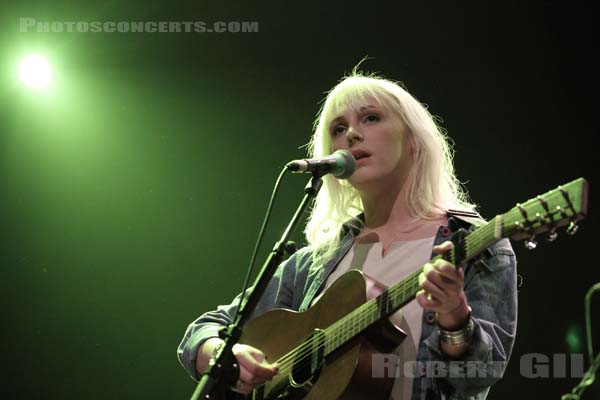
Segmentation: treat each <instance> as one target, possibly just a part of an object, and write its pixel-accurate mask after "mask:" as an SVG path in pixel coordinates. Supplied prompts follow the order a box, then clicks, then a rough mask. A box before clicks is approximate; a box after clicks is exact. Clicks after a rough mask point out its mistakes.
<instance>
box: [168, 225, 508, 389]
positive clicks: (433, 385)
mask: <svg viewBox="0 0 600 400" xmlns="http://www.w3.org/2000/svg"><path fill="white" fill-rule="evenodd" d="M449 222H450V220H449ZM357 233H358V232H356V231H353V230H351V229H346V230H345V233H344V236H343V239H342V242H341V245H340V247H339V249H338V251H337V252H336V254H335V255H334V257H332V259H331V260H329V262H327V263H326V264H325V265H324V266H323V268H319V269H314V268H311V265H312V263H311V261H312V257H311V252H310V248H308V247H305V248H302V249H300V250H298V251H297V252H296V253H294V254H293V255H292V256H291V257H290V258H289V259H287V260H286V261H285V262H283V263H282V264H281V265H280V266H279V267H278V269H277V271H276V273H275V275H274V276H273V278H272V279H271V281H270V282H269V285H268V287H267V289H266V291H265V293H264V295H263V297H262V299H261V300H260V302H259V303H258V305H257V307H256V309H255V310H254V312H253V314H252V317H253V316H257V315H259V314H262V313H264V312H266V311H269V310H272V309H275V308H285V309H290V310H294V311H300V312H302V311H306V310H307V309H308V308H309V306H310V304H311V302H312V301H313V299H314V298H315V296H316V295H318V294H319V292H320V290H322V288H323V286H324V283H325V281H326V280H327V277H328V276H329V274H330V273H331V272H332V271H333V270H334V269H335V267H336V266H337V265H338V263H339V262H340V260H341V259H342V258H343V257H344V256H345V255H346V253H347V252H348V251H349V250H350V248H351V247H352V244H353V242H354V237H355V235H356V234H357ZM451 237H452V233H451V232H450V230H449V229H448V228H447V227H445V226H440V228H439V229H438V233H437V235H436V238H435V242H434V243H435V244H441V243H442V242H444V241H446V240H449V239H451ZM463 267H464V268H465V283H464V291H465V294H466V297H467V300H468V304H469V306H470V307H471V309H472V312H471V316H472V318H473V321H474V323H475V332H474V335H473V338H472V341H471V343H470V345H469V348H468V349H467V351H466V352H465V353H464V354H463V355H462V356H461V358H460V360H450V359H448V358H447V357H446V356H445V355H444V353H443V352H442V350H441V346H440V338H439V331H438V329H437V327H436V324H435V313H434V311H433V310H424V312H423V321H422V330H421V338H420V341H419V349H418V353H417V363H416V365H417V367H418V368H417V371H418V372H417V373H416V374H415V375H416V376H415V375H413V376H414V377H415V379H414V380H413V395H412V399H413V400H429V399H477V400H480V399H485V397H486V396H487V393H488V391H489V388H490V386H491V385H492V384H493V383H495V382H496V381H498V380H499V379H500V378H501V377H502V374H503V373H504V369H505V367H506V364H507V363H508V360H509V358H510V354H511V350H512V347H513V343H514V339H515V333H516V327H517V288H516V258H515V253H514V252H513V250H512V247H511V245H510V242H509V241H508V240H507V239H502V240H500V241H499V242H497V243H495V244H494V245H492V246H490V247H489V248H488V249H487V250H486V251H485V252H484V255H482V257H481V258H480V259H478V260H477V262H476V260H473V261H471V262H469V263H468V264H467V265H466V266H463ZM249 290H250V289H249ZM239 299H240V295H238V296H237V297H236V298H235V299H234V300H233V302H232V303H231V304H228V305H222V306H219V307H218V308H217V309H216V310H214V311H209V312H207V313H205V314H203V315H201V316H200V317H199V318H198V319H196V320H195V321H193V322H192V323H191V324H190V325H189V326H188V328H187V330H186V332H185V335H184V337H183V340H182V341H181V344H180V345H179V347H178V349H177V356H178V358H179V361H180V363H181V364H182V365H183V367H184V368H185V369H186V370H187V371H188V373H189V374H190V376H191V377H192V378H194V379H196V380H197V379H198V374H197V372H196V365H195V364H196V354H197V352H198V348H199V346H200V345H201V344H202V343H204V342H205V341H206V340H208V339H209V338H211V337H216V336H218V333H219V330H220V329H221V328H223V327H224V326H227V325H228V324H229V323H231V322H232V317H233V315H234V313H235V310H236V308H237V307H238V304H239ZM492 362H493V364H492ZM467 365H471V366H473V365H476V366H484V367H485V366H488V370H487V372H486V371H484V372H483V373H477V372H476V371H475V372H476V373H474V369H473V368H471V369H470V370H469V369H461V368H462V367H465V368H466V366H467ZM491 365H493V371H492V372H493V373H490V368H489V366H491ZM434 367H435V368H434ZM440 367H441V368H440ZM436 368H437V369H436ZM457 368H458V369H457ZM452 371H454V372H456V373H454V374H451V373H450V372H452Z"/></svg>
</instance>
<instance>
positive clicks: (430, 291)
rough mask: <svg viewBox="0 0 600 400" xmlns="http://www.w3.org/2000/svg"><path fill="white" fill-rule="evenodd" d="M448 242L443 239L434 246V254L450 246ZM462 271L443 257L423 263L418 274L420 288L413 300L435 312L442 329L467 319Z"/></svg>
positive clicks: (450, 248) (459, 324) (442, 251)
mask: <svg viewBox="0 0 600 400" xmlns="http://www.w3.org/2000/svg"><path fill="white" fill-rule="evenodd" d="M453 248H454V244H452V242H449V241H447V242H444V243H442V244H441V245H439V246H435V247H434V248H433V250H434V251H435V252H436V253H437V254H440V255H442V254H445V253H446V252H448V251H450V250H452V249H453ZM464 282H465V274H464V271H463V269H462V268H455V267H454V265H452V264H451V263H449V262H448V261H446V260H444V259H439V260H437V261H435V262H433V263H427V264H425V266H424V267H423V272H422V273H421V274H420V275H419V286H420V287H421V290H420V291H419V292H418V293H417V296H416V297H417V302H418V303H419V305H420V306H421V307H423V308H427V309H431V310H434V311H436V312H437V314H438V315H437V317H438V323H439V324H440V325H442V326H443V327H444V328H445V329H449V330H451V329H453V328H456V327H460V326H462V324H464V322H465V321H466V319H467V316H468V313H469V308H468V305H467V298H466V296H465V292H464V290H463V286H464Z"/></svg>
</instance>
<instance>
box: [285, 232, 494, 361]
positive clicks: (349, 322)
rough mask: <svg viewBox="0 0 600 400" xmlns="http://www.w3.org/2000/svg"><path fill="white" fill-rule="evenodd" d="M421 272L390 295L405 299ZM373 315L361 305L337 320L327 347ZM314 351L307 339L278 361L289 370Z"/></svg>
mask: <svg viewBox="0 0 600 400" xmlns="http://www.w3.org/2000/svg"><path fill="white" fill-rule="evenodd" d="M491 227H492V224H486V225H485V226H482V227H481V228H480V229H478V230H476V231H474V232H472V233H471V234H470V235H469V236H468V238H469V239H471V238H475V240H474V241H473V240H472V241H470V242H468V243H474V242H476V243H479V242H481V240H478V239H479V236H483V237H487V236H488V235H481V234H480V232H481V233H484V232H483V231H490V230H491V229H490V228H491ZM476 243H475V244H476ZM469 247H473V246H469ZM421 272H422V267H420V268H419V269H418V270H417V271H415V272H414V273H413V274H411V275H412V276H411V275H409V276H408V277H407V278H406V279H405V281H403V283H402V284H400V285H399V286H398V287H396V290H394V291H390V295H391V296H393V300H394V302H396V303H397V302H398V300H399V297H400V298H401V299H403V298H404V297H405V296H404V295H403V294H405V293H406V289H407V288H408V287H413V288H416V287H418V285H417V283H418V282H417V279H418V275H419V274H420V273H421ZM413 291H414V290H413ZM399 295H400V296H399ZM365 304H367V303H365ZM362 308H364V307H362ZM372 316H373V310H372V307H367V308H364V309H363V310H361V307H359V308H357V310H355V312H353V313H351V314H348V315H347V316H346V317H344V318H342V319H341V320H338V321H336V322H335V323H334V324H332V325H330V326H329V327H328V328H326V330H325V331H326V334H325V336H326V339H325V347H326V348H327V346H328V345H329V346H333V348H335V347H337V344H338V342H340V341H341V342H342V343H343V342H345V340H344V339H346V338H347V337H348V338H349V336H348V332H349V331H350V332H351V331H352V330H351V329H350V327H351V326H353V325H357V324H358V325H359V326H360V327H362V325H363V324H365V323H366V322H367V321H368V320H370V319H371V318H372ZM348 317H349V318H348ZM362 329H364V328H362ZM362 329H361V330H362ZM336 333H337V334H336ZM312 352H313V344H312V342H311V341H305V342H304V343H303V345H301V346H299V347H298V348H296V349H294V350H293V351H291V352H289V353H287V354H286V355H284V356H283V357H281V358H280V359H279V360H278V362H280V369H283V370H287V368H288V367H289V366H292V365H293V361H294V360H295V361H296V362H298V360H300V362H302V360H303V359H304V358H305V356H307V354H310V353H312ZM288 360H289V361H288ZM289 362H292V364H291V365H288V364H289Z"/></svg>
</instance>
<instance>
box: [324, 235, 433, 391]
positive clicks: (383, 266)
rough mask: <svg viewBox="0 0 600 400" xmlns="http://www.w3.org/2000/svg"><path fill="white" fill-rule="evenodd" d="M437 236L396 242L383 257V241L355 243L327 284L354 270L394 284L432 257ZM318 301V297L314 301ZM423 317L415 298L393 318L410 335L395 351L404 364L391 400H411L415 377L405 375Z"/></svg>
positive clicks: (413, 359)
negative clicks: (404, 366)
mask: <svg viewBox="0 0 600 400" xmlns="http://www.w3.org/2000/svg"><path fill="white" fill-rule="evenodd" d="M434 239H435V236H432V237H426V238H423V239H416V240H401V241H395V242H393V243H392V244H391V246H390V248H389V249H388V250H387V253H386V255H385V256H382V254H383V248H382V244H381V242H374V243H355V244H354V245H353V246H352V248H351V249H350V251H349V252H348V253H347V254H346V256H345V257H344V258H343V259H342V260H341V261H340V263H339V265H338V266H337V268H336V269H335V270H334V271H333V272H332V273H331V275H329V277H328V278H327V282H326V283H325V285H326V286H325V287H326V288H329V286H331V284H332V283H333V282H334V281H335V280H336V279H338V278H339V277H340V276H341V275H343V274H344V273H345V272H347V271H349V270H350V269H358V270H361V271H363V273H365V274H366V275H368V276H369V277H371V278H373V279H375V280H377V281H379V282H381V283H383V284H384V285H386V286H388V287H389V286H392V285H394V284H396V283H398V282H400V281H401V280H402V279H403V278H405V277H406V276H408V275H409V274H411V273H412V272H414V271H416V270H417V269H418V268H419V267H421V266H423V265H424V264H425V263H426V262H428V261H429V260H430V258H431V251H432V248H433V241H434ZM319 297H320V296H319ZM317 300H318V298H315V299H314V300H313V303H314V302H316V301H317ZM422 318H423V309H422V308H421V306H419V304H418V303H417V302H416V301H411V302H410V303H408V304H407V305H405V306H404V307H403V308H402V309H401V310H399V311H397V312H396V313H394V314H393V315H392V316H391V317H390V320H391V321H392V322H393V323H394V324H395V325H396V326H399V327H400V328H401V329H402V330H403V331H404V332H405V333H406V334H407V336H406V338H405V339H404V341H403V342H402V344H401V345H400V346H398V348H397V349H396V350H394V352H393V353H394V354H395V355H397V356H398V357H399V359H400V362H401V364H400V369H399V370H398V371H399V374H398V377H397V379H396V380H395V382H394V387H393V389H392V393H391V396H390V400H409V399H410V398H411V396H412V383H413V382H412V381H413V379H412V377H405V376H404V373H403V371H404V368H403V363H404V362H407V361H413V362H414V361H416V357H417V351H418V348H419V339H420V337H421V323H422Z"/></svg>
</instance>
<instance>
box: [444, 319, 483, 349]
mask: <svg viewBox="0 0 600 400" xmlns="http://www.w3.org/2000/svg"><path fill="white" fill-rule="evenodd" d="M438 332H439V334H440V340H441V341H442V342H445V343H447V344H449V345H450V346H454V347H464V346H468V345H469V343H471V339H473V333H474V332H475V322H473V318H471V312H469V316H468V320H467V323H466V325H465V326H464V327H462V328H460V329H457V330H455V331H449V330H447V329H444V328H441V327H440V326H439V325H438Z"/></svg>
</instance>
